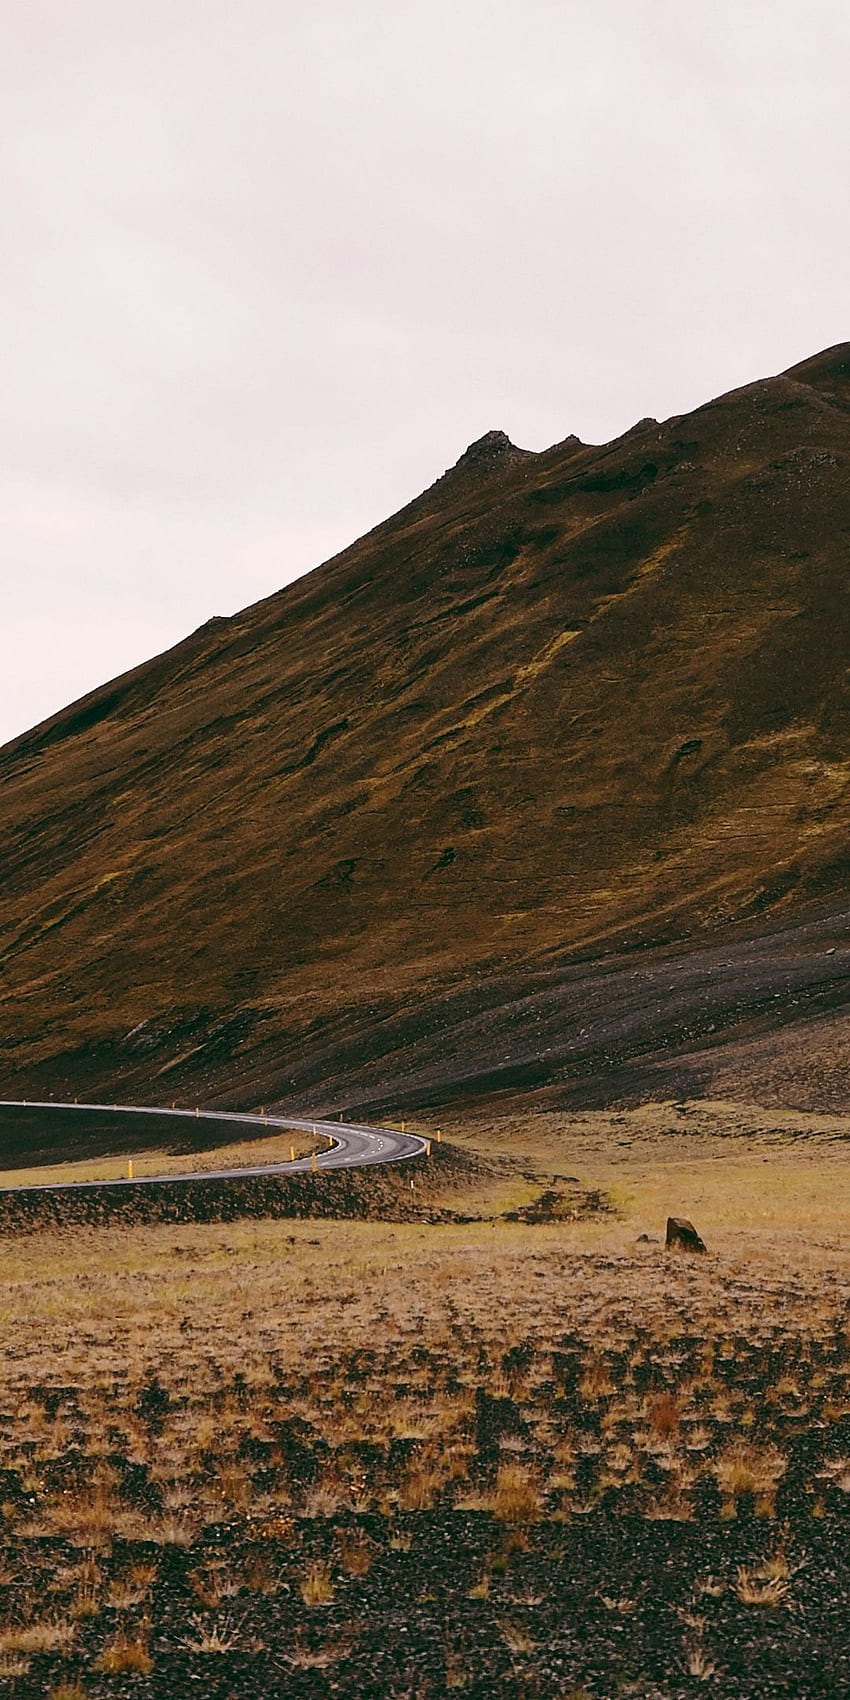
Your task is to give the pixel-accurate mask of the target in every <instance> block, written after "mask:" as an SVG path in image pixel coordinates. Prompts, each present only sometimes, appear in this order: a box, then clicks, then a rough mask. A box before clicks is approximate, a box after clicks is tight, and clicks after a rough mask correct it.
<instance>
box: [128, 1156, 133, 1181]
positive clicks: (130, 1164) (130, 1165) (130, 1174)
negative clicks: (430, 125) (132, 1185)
mask: <svg viewBox="0 0 850 1700" xmlns="http://www.w3.org/2000/svg"><path fill="white" fill-rule="evenodd" d="M127 1179H128V1181H131V1180H132V1179H133V1159H132V1157H128V1158H127Z"/></svg>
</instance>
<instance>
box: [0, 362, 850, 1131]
mask: <svg viewBox="0 0 850 1700" xmlns="http://www.w3.org/2000/svg"><path fill="white" fill-rule="evenodd" d="M849 580H850V345H843V346H840V347H838V348H834V349H830V350H828V351H826V352H825V353H823V354H821V355H818V356H817V357H815V358H813V359H811V360H808V361H805V362H803V363H802V364H801V365H799V366H796V367H793V368H792V369H791V370H790V371H788V372H786V373H784V374H783V375H781V376H779V377H774V378H769V379H767V380H765V381H763V382H759V383H755V384H751V385H748V386H747V387H746V388H744V389H740V390H737V391H735V392H733V393H732V394H730V395H726V396H722V397H721V398H720V399H719V400H716V401H713V402H710V403H708V404H707V405H706V406H704V407H700V408H698V409H697V410H696V411H695V412H693V413H690V414H688V415H686V416H682V417H680V418H675V419H670V420H667V421H666V422H664V423H663V424H659V423H657V422H656V421H655V420H643V421H641V422H640V424H638V425H636V426H635V427H634V428H633V429H632V430H630V431H628V432H626V434H625V435H624V436H623V437H621V438H619V439H618V440H617V441H616V442H613V443H609V444H606V445H605V446H604V447H601V448H600V447H592V446H588V445H585V444H583V443H581V442H579V440H578V439H577V438H575V437H570V438H567V439H566V441H565V442H563V443H560V444H557V445H556V446H555V447H554V448H551V449H549V450H547V451H546V452H545V453H542V454H531V453H528V452H525V451H523V450H520V449H517V448H515V447H514V446H513V445H512V444H511V443H510V442H509V441H508V439H507V438H506V437H505V436H504V435H503V434H502V433H501V432H496V431H494V432H491V433H489V434H488V435H487V436H486V437H484V438H482V439H481V441H480V442H479V443H476V444H473V445H472V447H471V448H470V449H468V450H467V451H466V453H465V454H464V455H463V456H462V457H461V459H460V460H459V461H458V463H457V465H456V466H454V467H453V468H452V469H451V471H449V472H448V473H446V474H445V475H444V476H443V477H442V478H440V479H438V480H437V482H436V483H435V484H434V485H432V486H431V488H430V489H429V490H426V491H425V492H424V493H423V494H422V495H421V496H419V497H417V498H416V499H415V500H414V501H412V502H411V503H410V504H409V505H408V506H407V507H405V508H404V509H402V511H401V512H400V513H398V514H396V515H395V516H394V517H393V518H391V519H389V520H388V521H386V523H385V524H383V525H380V526H379V527H377V529H376V530H374V531H372V532H371V533H370V534H369V535H368V536H366V537H364V538H361V539H360V540H359V541H358V542H356V543H355V544H353V545H352V547H351V548H349V549H347V550H345V551H344V552H343V553H342V554H341V555H339V556H337V557H336V558H335V559H333V560H331V561H329V562H327V563H326V564H325V565H324V566H322V567H320V568H319V569H318V570H317V571H316V572H314V573H312V574H311V575H309V576H308V577H306V578H303V579H301V580H299V581H298V582H297V583H295V584H292V585H290V586H288V587H287V588H286V589H285V590H283V591H281V592H280V593H279V594H278V595H275V596H272V597H270V598H269V599H267V600H266V601H264V602H261V603H259V604H257V605H256V606H255V607H252V608H249V609H247V610H245V611H244V612H243V613H241V614H238V615H236V616H234V617H233V618H232V619H216V620H211V621H209V622H208V624H207V625H206V626H203V627H202V628H201V629H200V630H199V631H197V632H195V633H194V634H193V635H192V636H191V637H189V638H187V639H186V640H185V641H184V642H183V643H181V644H179V645H178V646H177V647H176V648H175V649H173V650H171V651H170V652H168V653H167V654H165V655H163V656H159V657H157V658H156V659H155V660H153V661H151V662H149V663H148V664H146V665H145V666H143V667H140V668H137V669H136V670H135V671H134V672H132V673H129V674H127V675H126V676H125V677H123V678H121V679H118V680H116V681H114V682H113V683H111V684H108V685H106V686H104V687H103V689H101V690H99V691H96V692H94V693H92V694H91V695H90V696H88V697H86V698H85V699H83V700H82V701H81V702H78V703H75V704H74V705H73V706H72V707H71V708H69V709H67V710H66V711H64V712H63V713H61V714H59V715H56V716H54V717H53V718H52V719H51V720H49V721H47V722H45V723H44V724H43V725H41V726H39V727H37V728H36V729H35V730H34V731H32V732H30V733H28V734H26V735H25V736H23V737H21V738H19V739H17V740H16V741H15V742H14V743H12V744H10V745H8V746H7V747H6V748H5V749H3V750H2V751H0V768H2V790H1V791H0V797H2V805H1V806H2V834H3V838H2V842H3V859H2V898H1V899H0V967H2V978H0V997H2V1013H0V1069H1V1070H2V1080H0V1088H2V1095H3V1096H6V1097H9V1096H36V1095H37V1094H39V1093H47V1092H51V1093H55V1094H56V1095H57V1096H58V1095H60V1094H62V1095H72V1094H73V1095H76V1094H79V1095H81V1096H82V1095H84V1094H89V1095H95V1094H97V1095H101V1096H104V1095H111V1096H113V1097H115V1098H124V1099H127V1100H132V1099H135V1100H136V1101H142V1100H145V1099H146V1100H147V1101H149V1102H171V1101H172V1100H176V1101H177V1102H199V1101H207V1102H210V1103H213V1102H217V1103H229V1104H248V1103H252V1102H256V1101H258V1100H264V1101H271V1100H273V1099H274V1100H277V1101H279V1102H282V1103H285V1104H287V1105H291V1106H292V1107H293V1109H295V1108H298V1107H305V1106H310V1107H312V1108H314V1109H315V1110H316V1112H317V1113H318V1112H319V1111H321V1110H324V1109H328V1108H343V1109H357V1110H359V1111H365V1110H366V1109H367V1108H368V1109H370V1110H378V1109H381V1110H385V1109H387V1108H388V1107H390V1106H392V1107H396V1108H403V1107H404V1106H405V1105H409V1104H416V1105H420V1106H427V1105H436V1104H438V1103H440V1102H441V1101H448V1100H457V1099H458V1098H459V1097H460V1096H461V1095H463V1094H474V1095H481V1094H485V1093H492V1092H494V1091H501V1090H511V1091H517V1090H520V1089H522V1090H530V1089H532V1088H533V1089H536V1090H541V1091H543V1090H545V1091H546V1092H548V1093H550V1094H551V1095H552V1096H553V1097H554V1098H555V1099H557V1100H558V1101H563V1102H564V1103H569V1102H582V1103H589V1102H603V1101H614V1100H616V1099H618V1098H621V1099H624V1100H628V1099H633V1098H635V1097H640V1096H643V1095H649V1094H652V1095H654V1096H658V1095H660V1094H664V1093H676V1094H679V1093H684V1092H711V1093H714V1094H715V1095H721V1094H722V1093H727V1094H731V1093H733V1092H735V1093H737V1095H739V1096H740V1095H742V1093H744V1095H746V1093H752V1094H753V1095H756V1094H760V1095H761V1098H762V1101H774V1102H789V1103H799V1104H801V1106H810V1107H825V1108H826V1107H830V1108H839V1107H841V1108H843V1107H846V1105H847V1103H848V1101H850V1087H848V1086H847V1085H846V1084H845V1082H846V1081H848V1079H850V1075H848V1070H847V1063H848V1061H850V1056H848V1052H850V1026H848V1025H847V1022H846V1016H845V1013H844V1012H845V1010H846V1009H847V1007H848V999H850V979H848V968H850V948H846V947H845V943H846V940H847V911H848V910H849V909H850V587H849V586H848V581H849ZM845 1034H846V1035H847V1037H845Z"/></svg>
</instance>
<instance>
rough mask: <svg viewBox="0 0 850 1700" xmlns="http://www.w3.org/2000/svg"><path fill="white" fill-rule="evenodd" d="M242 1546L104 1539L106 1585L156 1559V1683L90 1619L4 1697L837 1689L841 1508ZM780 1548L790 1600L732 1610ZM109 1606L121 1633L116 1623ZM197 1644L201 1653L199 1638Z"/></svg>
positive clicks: (301, 1532) (398, 1529)
mask: <svg viewBox="0 0 850 1700" xmlns="http://www.w3.org/2000/svg"><path fill="white" fill-rule="evenodd" d="M238 1540H239V1549H238V1550H234V1540H233V1529H232V1528H230V1527H228V1526H227V1525H222V1526H220V1527H219V1528H213V1529H209V1530H207V1532H206V1535H205V1537H204V1540H203V1541H202V1542H199V1543H196V1544H195V1545H194V1546H193V1547H192V1549H191V1550H186V1549H181V1548H166V1549H165V1550H164V1551H163V1549H161V1548H159V1549H155V1548H153V1547H151V1546H149V1547H147V1548H146V1547H144V1546H143V1545H141V1544H139V1543H133V1544H132V1545H130V1544H124V1545H122V1544H120V1543H118V1544H117V1545H116V1548H115V1551H114V1554H113V1557H112V1560H111V1561H110V1562H111V1565H112V1567H113V1569H114V1571H115V1573H116V1575H119V1574H121V1573H126V1571H127V1568H128V1565H131V1564H133V1563H135V1564H137V1565H138V1564H139V1563H143V1562H144V1561H145V1560H149V1561H150V1562H153V1563H157V1564H158V1576H157V1580H156V1583H155V1586H154V1589H153V1593H152V1597H151V1602H150V1605H149V1607H148V1608H147V1609H148V1611H149V1620H148V1621H149V1623H150V1632H149V1641H148V1646H149V1651H150V1655H151V1657H152V1659H153V1669H152V1671H151V1672H150V1673H149V1674H146V1675H145V1674H138V1673H134V1672H128V1673H122V1674H117V1675H114V1674H106V1673H103V1674H100V1675H98V1674H94V1675H93V1674H92V1664H91V1658H92V1655H93V1654H94V1652H95V1647H99V1646H102V1644H103V1624H102V1623H101V1624H100V1625H99V1626H98V1627H97V1629H95V1628H94V1627H89V1626H87V1625H85V1624H82V1625H81V1626H80V1630H79V1635H78V1639H77V1642H76V1645H75V1651H74V1653H73V1654H65V1655H64V1656H59V1655H56V1654H49V1655H47V1654H45V1655H38V1656H37V1657H36V1658H34V1660H33V1662H32V1665H31V1667H30V1671H29V1673H28V1675H27V1677H26V1679H25V1680H19V1681H17V1682H16V1681H0V1692H2V1693H8V1694H10V1695H12V1694H15V1695H21V1696H23V1695H26V1696H30V1695H32V1696H35V1695H48V1694H50V1692H51V1688H52V1686H53V1685H54V1684H58V1683H59V1682H60V1680H61V1681H64V1682H65V1683H69V1684H70V1683H71V1682H72V1681H74V1680H77V1681H79V1682H80V1683H81V1684H82V1686H83V1688H84V1691H85V1694H86V1695H87V1696H93V1697H94V1696H96V1697H98V1700H100V1697H101V1696H104V1697H105V1696H113V1695H115V1696H130V1695H133V1696H135V1697H136V1700H162V1696H164V1695H167V1696H169V1697H172V1696H174V1697H175V1700H177V1697H180V1696H183V1695H203V1696H205V1697H209V1700H255V1697H257V1696H260V1695H267V1696H271V1695H281V1696H284V1695H285V1696H299V1697H303V1700H308V1697H309V1700H313V1697H319V1696H325V1695H329V1694H341V1695H345V1696H347V1697H350V1700H359V1697H361V1696H362V1697H364V1700H365V1697H367V1696H368V1697H369V1700H375V1697H378V1696H388V1697H393V1696H398V1697H400V1700H401V1697H402V1696H404V1697H407V1696H417V1697H419V1700H430V1697H432V1696H438V1695H443V1694H444V1693H446V1692H448V1691H449V1690H461V1691H462V1692H463V1693H465V1694H467V1695H469V1696H471V1697H476V1700H484V1697H485V1696H490V1695H494V1694H498V1695H504V1696H506V1697H511V1700H514V1697H516V1700H525V1697H527V1696H540V1700H566V1697H570V1700H572V1697H573V1696H575V1697H576V1700H579V1696H582V1697H583V1696H585V1695H586V1696H587V1697H588V1700H613V1697H614V1696H615V1695H619V1694H632V1695H635V1696H641V1697H643V1700H662V1697H663V1700H678V1697H679V1696H685V1695H692V1694H693V1693H694V1692H696V1691H699V1690H701V1689H704V1691H706V1692H708V1693H710V1694H713V1695H716V1696H724V1697H725V1696H728V1697H729V1700H732V1697H733V1696H734V1697H736V1700H754V1697H758V1700H773V1697H774V1696H776V1697H779V1696H782V1697H786V1696H787V1697H788V1700H791V1697H793V1700H815V1697H818V1700H822V1697H824V1696H831V1697H839V1696H842V1695H847V1694H850V1645H848V1640H847V1634H846V1625H847V1618H848V1610H850V1566H848V1553H847V1523H846V1519H843V1518H831V1519H829V1520H818V1519H815V1520H810V1521H808V1522H807V1523H806V1524H805V1525H804V1526H803V1525H800V1526H798V1527H796V1528H790V1527H789V1526H788V1525H784V1526H781V1527H780V1526H778V1525H777V1524H776V1523H775V1522H771V1521H769V1520H765V1521H763V1520H760V1519H747V1518H746V1517H743V1518H738V1519H735V1520H734V1521H730V1522H725V1523H724V1522H719V1521H716V1520H715V1521H711V1522H707V1523H703V1524H699V1523H683V1522H674V1521H664V1520H656V1521H645V1520H643V1519H639V1518H631V1517H616V1518H614V1517H606V1516H605V1515H600V1514H595V1515H591V1516H588V1517H587V1518H578V1519H575V1520H574V1521H573V1522H571V1523H564V1524H557V1523H548V1524H543V1525H535V1526H533V1527H530V1528H528V1529H527V1530H525V1531H518V1530H513V1531H507V1532H506V1529H505V1527H504V1525H499V1524H498V1523H496V1522H495V1521H494V1520H493V1519H492V1518H491V1517H490V1516H488V1515H485V1514H482V1513H469V1514H464V1513H457V1512H455V1513H453V1514H451V1515H450V1516H446V1515H445V1514H443V1513H418V1514H411V1515H408V1516H406V1517H403V1518H401V1519H399V1521H398V1522H397V1523H394V1524H392V1525H388V1524H387V1523H385V1522H384V1521H383V1520H382V1519H379V1518H375V1517H362V1518H356V1517H353V1516H348V1517H346V1518H344V1519H342V1520H341V1519H340V1518H338V1517H337V1518H334V1519H327V1520H326V1519H315V1518H310V1519H298V1520H297V1521H295V1522H294V1523H293V1524H292V1525H291V1527H289V1528H288V1529H286V1530H284V1531H282V1537H281V1538H277V1539H275V1538H269V1536H268V1533H266V1534H265V1535H264V1534H263V1533H262V1532H261V1531H260V1530H259V1529H258V1531H257V1538H256V1540H255V1541H253V1542H252V1541H251V1540H250V1539H249V1540H248V1541H247V1542H246V1540H245V1530H244V1525H242V1526H241V1527H240V1531H239V1537H238ZM43 1548H44V1550H43V1553H42V1554H41V1555H40V1556H41V1557H42V1558H43V1560H44V1563H45V1565H50V1566H55V1565H56V1563H57V1560H58V1559H59V1558H60V1557H61V1547H60V1543H57V1542H55V1541H49V1542H48V1541H45V1542H44V1543H43ZM352 1549H353V1550H354V1551H355V1553H362V1554H366V1555H367V1558H366V1562H368V1565H369V1568H368V1570H367V1571H366V1573H365V1574H354V1575H352V1574H351V1573H350V1568H351V1566H350V1561H347V1559H346V1553H347V1552H349V1553H350V1551H351V1550H352ZM777 1553H781V1554H782V1555H783V1558H784V1560H785V1564H786V1565H787V1568H788V1570H789V1572H790V1574H789V1575H788V1576H787V1578H786V1580H785V1581H784V1584H783V1586H784V1588H786V1589H787V1592H784V1593H783V1591H782V1588H780V1591H779V1597H778V1600H777V1603H774V1604H769V1603H760V1604H748V1603H745V1601H744V1600H742V1599H741V1598H740V1597H739V1593H738V1588H739V1586H740V1583H741V1572H742V1570H743V1571H746V1572H748V1573H750V1574H752V1573H757V1572H758V1571H759V1570H760V1569H761V1568H766V1569H768V1570H769V1569H770V1565H769V1562H768V1563H767V1564H765V1561H766V1560H767V1561H769V1560H770V1559H771V1557H775V1555H776V1554H777ZM30 1554H31V1558H33V1557H35V1556H36V1555H35V1554H34V1553H33V1551H32V1548H31V1549H30ZM66 1556H67V1557H69V1558H70V1557H73V1556H76V1557H79V1554H78V1553H76V1555H75V1554H74V1553H73V1550H72V1549H68V1552H67V1555H66ZM225 1563H226V1566H227V1573H228V1574H229V1575H231V1576H232V1575H234V1574H235V1571H236V1569H238V1567H239V1565H241V1566H242V1569H243V1572H244V1576H245V1577H247V1578H248V1579H249V1580H248V1582H247V1583H246V1582H244V1581H243V1585H242V1587H241V1589H237V1588H236V1587H235V1586H231V1587H230V1588H226V1589H224V1590H223V1592H224V1593H225V1594H226V1595H227V1597H225V1598H216V1597H215V1595H214V1594H212V1595H210V1596H205V1595H204V1589H203V1587H202V1585H201V1581H200V1580H199V1579H201V1578H206V1579H207V1580H208V1581H209V1579H210V1578H213V1579H214V1578H215V1576H216V1574H219V1575H220V1574H221V1570H220V1569H218V1570H217V1566H218V1567H221V1566H222V1565H223V1564H225ZM347 1564H348V1567H347ZM311 1565H316V1566H317V1567H318V1569H319V1571H320V1574H321V1575H323V1576H324V1577H325V1580H326V1582H327V1588H326V1591H327V1592H329V1593H331V1594H332V1598H330V1599H329V1600H328V1601H327V1602H326V1603H322V1604H315V1605H309V1604H307V1603H305V1601H304V1599H303V1597H302V1592H301V1584H302V1582H303V1579H304V1577H305V1576H308V1575H309V1574H310V1571H311ZM323 1567H326V1568H324V1569H323ZM355 1568H356V1566H355ZM209 1586H210V1588H211V1589H213V1588H214V1581H209ZM761 1586H762V1587H763V1586H764V1582H762V1583H761ZM112 1615H113V1616H114V1624H115V1628H118V1627H119V1626H120V1624H121V1623H122V1621H123V1620H124V1619H125V1618H126V1613H124V1614H122V1613H121V1612H119V1611H118V1610H116V1611H115V1612H114V1613H113V1614H112ZM205 1638H206V1640H207V1646H208V1647H209V1650H201V1649H202V1647H203V1645H204V1641H205ZM216 1647H218V1648H221V1647H224V1648H226V1649H227V1650H216ZM689 1667H690V1668H689ZM710 1667H713V1668H710Z"/></svg>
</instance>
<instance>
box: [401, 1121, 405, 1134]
mask: <svg viewBox="0 0 850 1700" xmlns="http://www.w3.org/2000/svg"><path fill="white" fill-rule="evenodd" d="M404 1129H405V1123H404V1122H402V1124H401V1131H402V1133H404Z"/></svg>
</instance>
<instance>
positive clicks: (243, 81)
mask: <svg viewBox="0 0 850 1700" xmlns="http://www.w3.org/2000/svg"><path fill="white" fill-rule="evenodd" d="M3 25H4V28H3V37H4V40H3V51H2V56H0V208H1V209H2V229H3V242H2V253H0V312H2V316H3V325H4V335H3V348H4V374H3V384H2V390H1V391H0V439H2V456H0V475H1V476H2V480H3V509H4V513H3V525H2V533H0V536H2V544H0V547H2V568H0V592H2V602H0V608H2V633H3V651H4V654H3V669H2V676H0V739H4V738H9V737H11V736H13V735H14V734H15V733H16V732H18V731H21V730H23V729H24V728H25V727H27V726H30V725H32V724H34V723H35V722H36V721H38V720H40V719H42V718H43V717H44V716H46V715H47V714H49V713H52V712H53V711H54V710H55V709H57V708H59V707H61V706H62V705H63V704H64V703H66V702H68V701H70V700H72V699H73V698H74V697H76V696H79V695H81V694H82V693H83V692H84V691H86V690H88V689H90V688H91V687H92V686H94V685H96V684H99V683H101V682H102V681H103V680H104V679H106V678H109V677H111V676H113V675H114V674H115V673H117V672H120V671H121V670H123V669H124V668H126V667H128V666H130V665H133V664H134V663H136V662H137V661H140V660H142V659H144V658H145V657H146V656H148V655H150V654H153V653H155V652H156V651H157V650H160V649H162V648H164V647H166V646H167V645H168V644H170V643H172V642H175V641H176V640H177V639H179V638H180V637H182V636H184V635H185V634H186V633H187V632H188V631H190V630H192V629H193V628H194V627H195V626H197V625H199V624H200V623H201V622H202V621H203V620H205V619H207V618H208V617H209V616H210V615H211V614H217V613H230V612H232V611H234V610H235V609H237V608H240V607H242V606H244V605H245V604H246V603H248V602H251V601H254V600H256V599H257V598H258V597H260V596H263V595H266V594H267V593H269V592H270V591H272V590H275V589H277V588H279V587H280V586H281V585H282V584H284V583H285V582H286V581H287V580H289V579H291V578H293V577H295V576H296V575H297V574H299V573H301V572H304V571H306V570H307V569H309V568H310V567H312V566H315V565H317V564H318V563H319V562H320V561H321V560H322V559H324V558H326V557H327V556H328V555H330V554H332V553H333V552H334V551H336V550H337V549H339V548H342V547H343V546H344V545H345V544H346V543H349V542H351V541H352V540H353V539H354V538H355V537H356V536H358V535H359V534H360V533H362V532H363V531H365V530H367V529H368V528H369V526H371V525H373V524H375V523H376V522H377V521H379V520H381V519H383V518H385V517H386V515H387V514H388V513H390V512H392V511H393V510H394V509H395V508H397V507H399V506H400V505H401V504H402V503H403V502H404V501H406V500H407V499H408V498H409V497H410V496H412V495H414V494H415V493H417V491H419V490H420V489H421V488H423V487H424V486H425V485H426V484H428V483H430V482H431V480H432V479H433V478H434V477H436V476H437V474H438V473H440V472H442V471H443V470H444V469H445V467H446V466H448V465H449V464H451V463H452V462H453V461H454V460H455V459H456V458H457V456H458V455H459V454H460V453H461V452H462V450H463V449H464V448H465V447H466V445H467V444H468V443H469V442H470V441H471V440H472V439H473V438H475V437H477V436H480V435H481V434H482V432H484V431H486V430H489V429H490V428H492V427H499V428H501V429H503V430H506V431H507V432H508V433H509V435H510V436H511V437H512V438H513V439H514V441H515V442H518V443H520V444H522V445H523V446H524V447H528V448H534V449H540V448H544V447H546V446H548V445H549V444H550V443H552V442H555V441H557V440H558V439H560V438H562V437H565V436H566V435H567V434H568V433H569V432H572V431H576V432H577V433H578V434H579V436H581V437H583V438H584V439H585V440H587V441H591V442H604V441H607V440H608V439H610V438H611V437H613V436H616V435H617V434H618V433H619V432H620V431H623V430H625V429H626V428H627V427H628V426H629V425H630V424H632V423H633V422H634V421H635V420H636V419H637V418H639V417H641V416H642V415H645V414H654V415H656V416H657V417H659V418H662V417H665V416H668V415H670V414H671V413H678V412H681V411H683V410H684V409H687V408H689V407H692V406H695V405H698V404H699V403H700V402H702V401H704V400H707V399H708V397H709V396H711V395H715V394H718V393H720V392H721V391H722V390H724V389H729V388H731V387H733V386H734V385H737V384H740V383H744V382H747V381H748V380H750V379H751V378H756V377H760V376H763V375H765V374H766V373H768V372H772V371H777V370H780V369H781V368H783V367H784V366H787V365H790V364H791V363H792V362H794V361H796V360H799V359H802V358H803V357H804V356H805V355H807V354H809V353H813V352H814V351H815V350H816V349H818V348H822V347H825V346H826V345H827V344H829V343H833V342H838V341H843V340H845V339H847V338H850V298H849V297H848V262H849V261H850V221H848V217H847V183H848V168H850V101H848V98H847V84H848V66H849V65H850V7H848V5H847V0H806V4H801V3H800V0H592V3H588V0H427V4H423V3H422V0H415V3H414V0H6V5H5V6H4V8H3Z"/></svg>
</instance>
